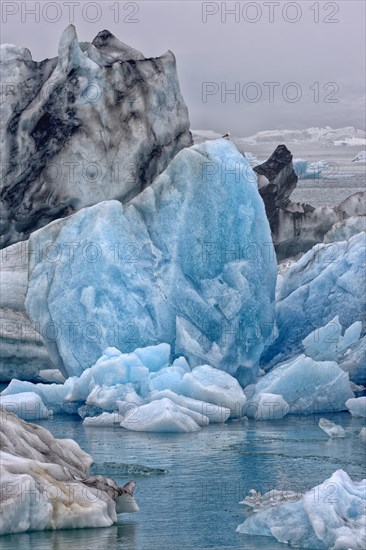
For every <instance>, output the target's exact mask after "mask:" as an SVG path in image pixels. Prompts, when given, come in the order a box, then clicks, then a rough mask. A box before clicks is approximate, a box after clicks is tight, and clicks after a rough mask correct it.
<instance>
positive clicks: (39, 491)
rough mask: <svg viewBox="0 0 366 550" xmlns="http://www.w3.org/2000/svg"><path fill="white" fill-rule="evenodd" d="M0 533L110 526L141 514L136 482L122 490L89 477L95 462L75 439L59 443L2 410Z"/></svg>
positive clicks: (104, 480) (0, 426)
mask: <svg viewBox="0 0 366 550" xmlns="http://www.w3.org/2000/svg"><path fill="white" fill-rule="evenodd" d="M0 414H1V419H2V422H1V425H0V430H1V433H0V436H1V451H0V490H1V497H2V502H1V514H0V534H1V535H4V534H8V533H20V532H25V531H39V530H46V529H47V530H49V529H71V528H85V527H108V526H110V525H112V524H113V523H115V522H116V521H117V514H119V513H124V512H136V511H138V506H137V503H136V501H135V499H134V497H133V490H134V488H135V482H133V481H130V482H128V483H126V484H125V485H124V486H123V487H119V486H118V485H117V484H116V483H115V482H114V481H113V480H111V479H108V478H105V477H103V476H95V477H93V476H89V475H88V473H87V470H88V468H89V466H90V464H91V463H92V461H93V459H92V457H91V456H90V455H88V454H87V453H85V452H84V451H82V449H80V447H79V445H78V444H77V443H76V442H75V441H73V440H71V439H55V438H54V437H53V436H52V435H51V433H50V432H49V431H47V430H46V429H44V428H42V427H40V426H36V425H34V424H28V423H26V422H24V421H22V420H20V419H19V418H18V417H17V416H15V415H14V414H12V413H9V412H6V410H5V409H2V408H0Z"/></svg>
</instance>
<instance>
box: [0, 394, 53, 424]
mask: <svg viewBox="0 0 366 550" xmlns="http://www.w3.org/2000/svg"><path fill="white" fill-rule="evenodd" d="M0 407H3V408H4V409H5V410H7V411H8V412H12V413H14V414H16V415H17V416H18V417H19V418H22V419H23V420H42V419H43V418H48V417H49V415H50V412H49V410H48V409H47V407H45V406H44V403H43V401H42V399H41V398H40V396H39V395H38V394H37V393H34V392H26V393H16V394H13V395H1V396H0Z"/></svg>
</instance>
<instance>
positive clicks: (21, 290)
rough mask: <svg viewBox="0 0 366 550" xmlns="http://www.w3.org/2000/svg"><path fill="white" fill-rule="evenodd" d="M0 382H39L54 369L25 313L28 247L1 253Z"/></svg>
mask: <svg viewBox="0 0 366 550" xmlns="http://www.w3.org/2000/svg"><path fill="white" fill-rule="evenodd" d="M0 271H1V276H0V326H1V330H0V382H9V381H10V380H11V379H12V378H20V379H22V380H33V381H35V380H37V381H39V380H40V379H41V378H42V375H41V371H42V370H43V371H44V370H48V369H50V367H51V366H52V363H51V360H50V358H49V357H48V353H47V350H46V348H45V345H44V342H43V339H42V336H41V335H40V334H39V333H38V332H37V330H36V329H35V328H33V326H32V324H31V322H30V320H29V319H28V317H27V315H26V313H25V306H24V301H25V296H26V293H27V285H28V243H27V242H23V243H17V244H15V245H13V246H9V247H8V248H4V249H2V250H1V251H0Z"/></svg>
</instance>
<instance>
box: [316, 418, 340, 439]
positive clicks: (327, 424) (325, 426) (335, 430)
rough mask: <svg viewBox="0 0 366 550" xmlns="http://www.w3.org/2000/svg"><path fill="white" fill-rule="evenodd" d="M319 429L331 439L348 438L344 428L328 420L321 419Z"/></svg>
mask: <svg viewBox="0 0 366 550" xmlns="http://www.w3.org/2000/svg"><path fill="white" fill-rule="evenodd" d="M319 428H321V429H322V430H323V432H325V433H326V434H328V435H329V437H346V432H345V431H344V428H342V426H339V425H338V424H335V423H334V422H331V421H330V420H327V419H326V418H321V419H320V420H319Z"/></svg>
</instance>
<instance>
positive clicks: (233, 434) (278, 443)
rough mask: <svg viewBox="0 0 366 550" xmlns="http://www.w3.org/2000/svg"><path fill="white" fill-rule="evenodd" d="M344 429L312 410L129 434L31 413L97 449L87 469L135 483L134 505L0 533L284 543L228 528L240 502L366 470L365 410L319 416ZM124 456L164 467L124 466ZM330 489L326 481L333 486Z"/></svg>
mask: <svg viewBox="0 0 366 550" xmlns="http://www.w3.org/2000/svg"><path fill="white" fill-rule="evenodd" d="M322 416H324V417H325V418H328V419H329V420H332V421H333V422H335V423H336V424H340V425H341V426H343V427H344V428H345V429H346V433H347V437H346V438H345V439H330V438H328V436H327V435H326V434H325V433H324V432H323V431H322V430H321V429H320V428H319V427H318V422H319V418H320V416H319V415H311V416H302V417H300V416H289V417H286V418H285V419H283V420H280V421H272V422H270V421H267V422H266V421H264V422H255V421H251V420H245V419H242V420H240V421H231V422H228V423H226V424H220V425H219V424H212V425H209V426H208V427H207V428H204V429H202V430H201V431H200V432H196V433H189V434H157V433H136V432H131V431H124V430H121V429H120V428H119V429H118V428H117V429H115V428H102V429H101V428H93V427H86V426H83V425H82V423H81V420H79V419H77V418H76V417H69V416H67V417H65V416H63V417H62V416H60V417H55V418H54V419H50V420H43V421H40V422H38V423H39V424H40V425H42V426H44V427H46V428H47V429H49V430H50V431H51V432H52V433H53V434H54V435H55V436H56V437H60V438H64V437H71V438H73V439H75V440H76V441H77V442H78V443H79V444H80V445H81V446H82V448H83V449H85V450H86V451H88V452H90V453H91V454H92V456H93V457H94V465H93V466H92V470H91V471H92V473H95V474H104V475H109V476H111V477H113V478H114V479H115V480H116V481H118V482H120V483H121V484H122V483H125V482H126V481H128V480H129V479H135V480H136V481H137V483H138V487H137V492H136V496H137V500H138V503H139V506H140V512H139V513H137V514H133V515H124V516H123V515H122V516H119V520H120V523H119V524H117V525H114V526H112V527H110V528H107V529H82V530H70V531H53V532H50V531H49V532H33V533H24V534H18V535H7V536H4V537H1V548H2V550H10V549H11V550H13V549H14V548H22V550H31V549H33V548H37V550H51V549H52V550H54V549H62V548H78V549H80V550H89V549H91V548H93V550H99V549H100V550H102V549H103V550H105V549H106V548H107V549H108V550H117V549H118V550H119V549H121V550H122V549H123V550H140V549H141V550H142V549H143V550H157V549H159V548H167V549H169V550H193V549H201V550H203V549H208V548H210V549H213V548H215V549H222V550H225V549H227V550H228V549H233V548H245V549H246V550H258V549H263V550H277V549H281V548H287V549H288V546H287V545H283V544H279V543H277V544H276V543H275V542H273V540H270V539H267V538H265V537H249V536H244V535H240V534H237V533H235V529H236V527H237V526H238V525H239V524H240V523H242V521H243V520H244V513H243V511H242V506H241V505H240V504H239V501H240V500H242V499H243V498H244V496H246V495H247V493H248V492H249V491H250V489H252V488H255V489H256V490H259V491H261V492H262V493H263V492H265V491H268V490H271V489H273V488H277V489H283V490H293V491H305V490H307V489H310V488H311V487H314V486H315V485H317V484H318V483H320V482H322V481H324V480H325V479H326V478H328V477H330V475H331V474H332V473H333V472H334V471H335V470H337V469H339V468H343V469H344V470H345V471H346V472H347V473H348V474H349V475H350V476H351V477H352V478H353V479H354V480H357V481H359V480H361V479H362V477H364V476H365V458H366V456H365V443H364V442H363V441H362V440H361V438H360V437H359V435H358V434H359V432H360V430H361V428H362V426H363V424H364V419H362V418H353V417H351V415H350V414H349V413H337V414H329V415H322ZM126 464H140V465H144V466H148V467H150V468H160V469H163V470H166V471H167V473H163V474H162V473H160V474H159V473H158V472H157V473H154V472H152V473H150V474H149V475H141V473H139V471H138V470H137V471H136V473H132V472H133V468H132V472H131V468H130V472H129V473H127V474H126V466H125V465H126ZM330 490H331V489H330Z"/></svg>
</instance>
